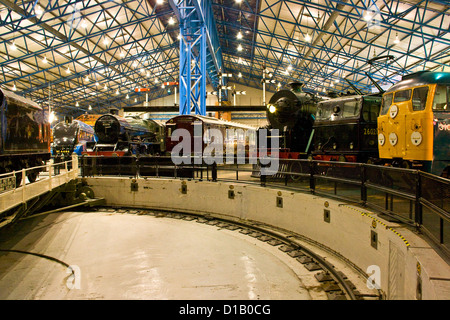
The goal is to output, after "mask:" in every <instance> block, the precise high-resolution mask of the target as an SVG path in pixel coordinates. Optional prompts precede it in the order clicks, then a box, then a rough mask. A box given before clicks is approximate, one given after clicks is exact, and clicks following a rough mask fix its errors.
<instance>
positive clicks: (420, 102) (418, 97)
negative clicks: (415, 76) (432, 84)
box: [412, 87, 428, 111]
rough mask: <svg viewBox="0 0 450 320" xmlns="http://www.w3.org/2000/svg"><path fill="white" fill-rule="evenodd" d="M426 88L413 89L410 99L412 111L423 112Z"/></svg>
mask: <svg viewBox="0 0 450 320" xmlns="http://www.w3.org/2000/svg"><path fill="white" fill-rule="evenodd" d="M427 97H428V87H420V88H415V89H414V92H413V97H412V108H413V110H414V111H420V110H425V107H426V105H427Z"/></svg>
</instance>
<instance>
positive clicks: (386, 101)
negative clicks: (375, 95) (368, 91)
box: [380, 93, 394, 115]
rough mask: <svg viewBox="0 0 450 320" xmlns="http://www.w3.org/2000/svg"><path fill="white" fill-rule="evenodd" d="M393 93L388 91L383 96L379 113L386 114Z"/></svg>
mask: <svg viewBox="0 0 450 320" xmlns="http://www.w3.org/2000/svg"><path fill="white" fill-rule="evenodd" d="M393 96H394V94H393V93H389V94H386V95H384V96H383V100H382V102H381V113H380V114H381V115H384V114H386V113H387V112H388V111H389V107H390V106H391V104H392V97H393Z"/></svg>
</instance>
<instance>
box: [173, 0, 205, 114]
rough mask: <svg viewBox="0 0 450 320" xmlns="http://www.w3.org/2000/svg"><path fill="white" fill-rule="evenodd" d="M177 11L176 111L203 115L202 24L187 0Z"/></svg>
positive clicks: (203, 27) (203, 57)
mask: <svg viewBox="0 0 450 320" xmlns="http://www.w3.org/2000/svg"><path fill="white" fill-rule="evenodd" d="M178 9H179V12H180V34H181V40H180V81H179V86H180V108H179V109H180V114H190V113H191V110H192V109H194V110H195V114H199V115H206V67H205V66H206V32H205V30H206V27H205V25H204V23H203V22H202V21H201V20H199V19H198V18H197V17H196V14H195V13H196V10H197V9H196V8H195V7H194V6H193V5H192V3H191V1H190V0H186V1H183V2H182V5H179V6H178Z"/></svg>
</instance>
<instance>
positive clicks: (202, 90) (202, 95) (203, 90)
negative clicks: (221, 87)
mask: <svg viewBox="0 0 450 320" xmlns="http://www.w3.org/2000/svg"><path fill="white" fill-rule="evenodd" d="M201 37H202V41H200V57H203V59H202V60H201V61H200V73H201V74H202V75H203V76H202V78H201V83H200V114H201V115H206V75H207V73H206V27H205V26H203V27H202V29H201Z"/></svg>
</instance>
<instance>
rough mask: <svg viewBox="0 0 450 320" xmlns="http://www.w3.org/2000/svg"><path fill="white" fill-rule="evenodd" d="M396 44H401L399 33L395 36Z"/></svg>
mask: <svg viewBox="0 0 450 320" xmlns="http://www.w3.org/2000/svg"><path fill="white" fill-rule="evenodd" d="M394 43H400V39H399V38H398V32H397V33H396V34H395V40H394Z"/></svg>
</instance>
